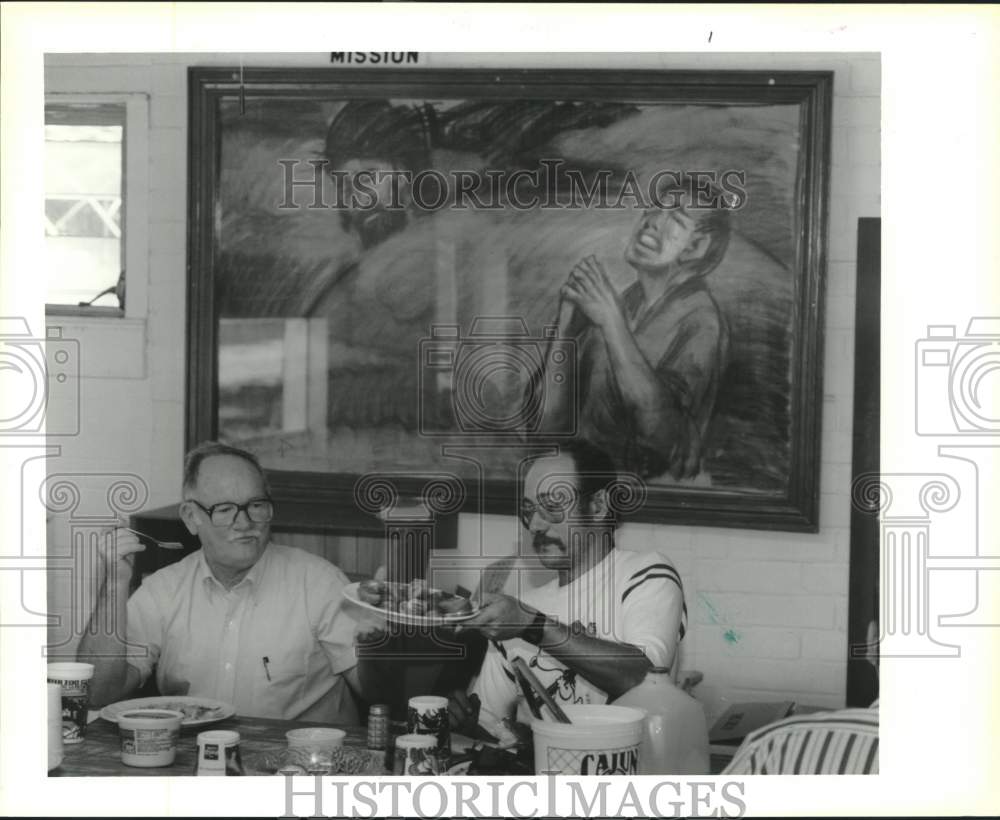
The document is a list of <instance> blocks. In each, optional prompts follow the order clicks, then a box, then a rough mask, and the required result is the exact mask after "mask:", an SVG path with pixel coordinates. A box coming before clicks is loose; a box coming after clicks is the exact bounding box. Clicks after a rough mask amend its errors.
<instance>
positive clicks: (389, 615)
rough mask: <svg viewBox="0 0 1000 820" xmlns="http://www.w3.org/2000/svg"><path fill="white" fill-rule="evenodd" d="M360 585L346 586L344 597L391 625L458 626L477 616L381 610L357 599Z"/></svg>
mask: <svg viewBox="0 0 1000 820" xmlns="http://www.w3.org/2000/svg"><path fill="white" fill-rule="evenodd" d="M360 583H361V582H360V581H355V582H354V583H353V584H348V585H347V586H346V587H344V597H345V598H346V599H347V600H348V601H350V602H351V603H352V604H357V605H358V606H360V607H361V608H362V609H367V610H369V611H371V612H377V613H378V614H379V615H384V616H385V618H386V620H389V621H392V622H393V623H397V624H413V625H416V626H446V625H447V624H458V623H461V622H462V621H467V620H469V619H470V618H474V617H475V616H476V615H478V614H479V610H478V609H474V610H472V612H464V613H462V614H460V615H407V614H406V613H403V612H396V611H394V610H391V609H382V608H381V607H378V606H374V605H373V604H369V603H368V602H367V601H362V600H361V598H359V597H358V586H359V584H360Z"/></svg>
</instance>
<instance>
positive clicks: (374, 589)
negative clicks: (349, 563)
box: [358, 581, 383, 606]
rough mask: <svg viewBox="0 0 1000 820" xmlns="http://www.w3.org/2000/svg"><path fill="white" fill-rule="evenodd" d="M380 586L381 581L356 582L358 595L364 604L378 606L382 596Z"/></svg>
mask: <svg viewBox="0 0 1000 820" xmlns="http://www.w3.org/2000/svg"><path fill="white" fill-rule="evenodd" d="M382 586H383V584H382V582H381V581H362V582H361V583H360V584H358V597H359V598H360V599H361V600H362V601H364V602H365V603H366V604H374V605H375V606H378V604H379V603H380V602H381V600H382V596H383V591H382V589H381V587H382Z"/></svg>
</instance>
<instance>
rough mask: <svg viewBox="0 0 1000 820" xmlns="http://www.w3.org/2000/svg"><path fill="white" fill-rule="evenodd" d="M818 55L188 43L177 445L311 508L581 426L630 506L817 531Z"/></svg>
mask: <svg viewBox="0 0 1000 820" xmlns="http://www.w3.org/2000/svg"><path fill="white" fill-rule="evenodd" d="M832 82H833V79H832V73H829V72H808V73H803V72H773V73H760V72H738V71H735V72H734V71H708V72H704V71H699V72H677V71H631V70H628V71H625V70H622V71H603V70H602V71H588V70H559V71H537V70H530V71H527V70H525V71H511V70H500V71H486V70H455V69H449V70H429V69H411V70H404V69H399V70H394V69H377V70H366V69H330V70H315V69H261V68H255V69H246V70H245V71H244V72H243V73H241V72H240V71H239V70H231V69H223V68H193V69H191V70H190V76H189V83H190V106H191V112H190V114H191V117H190V156H189V161H190V186H189V195H190V214H189V220H190V224H189V290H188V295H189V299H188V313H189V325H188V327H189V335H188V339H189V345H188V382H187V384H188V393H187V406H188V412H187V440H188V443H189V444H194V443H196V442H198V441H202V440H205V439H208V438H219V439H222V440H224V441H227V442H230V443H235V444H239V445H241V446H244V447H246V448H248V449H250V450H252V451H254V452H255V453H257V454H258V455H259V457H260V458H261V461H262V463H263V464H264V466H265V467H266V468H267V469H268V471H269V475H270V479H271V483H272V488H273V491H274V493H275V495H276V497H278V498H279V499H281V498H284V499H289V500H294V501H296V502H315V503H317V504H322V505H325V507H326V508H327V509H328V510H330V511H331V512H330V514H331V515H335V514H336V512H337V511H338V510H342V511H343V512H344V513H345V514H346V513H347V511H348V510H349V509H350V510H354V509H356V508H357V507H358V506H359V505H360V506H361V507H366V506H373V505H374V506H379V505H382V506H386V505H387V504H388V505H390V506H391V503H390V502H391V500H392V499H397V500H398V499H401V498H402V499H405V498H420V499H421V500H423V501H425V502H428V503H429V504H430V506H431V507H432V508H435V509H436V507H435V504H437V505H438V507H442V508H443V507H448V508H449V509H451V510H453V511H454V510H464V511H475V510H480V511H484V512H490V513H513V512H514V511H515V510H516V505H517V500H518V482H519V478H520V477H521V474H522V472H523V469H524V465H525V462H526V459H528V458H529V457H530V456H531V455H532V454H533V453H537V452H541V451H546V450H547V449H548V448H552V447H558V446H560V444H562V443H565V442H569V441H573V440H576V439H585V440H587V441H589V442H591V443H592V444H595V445H597V446H598V447H600V448H601V449H603V450H605V451H606V452H607V453H608V455H610V456H611V457H612V459H613V460H614V462H615V465H616V469H618V470H619V471H620V473H621V475H623V476H625V477H627V482H626V483H628V482H631V483H630V484H629V486H631V487H632V489H633V490H638V491H639V492H638V493H634V496H635V497H638V498H640V501H641V503H639V502H637V503H634V504H633V505H632V508H631V509H630V510H629V511H630V512H631V513H632V516H631V517H632V518H633V519H634V520H645V521H657V522H661V523H676V524H703V525H710V526H730V527H752V528H764V529H785V530H801V531H815V530H816V529H817V527H818V498H819V438H820V436H819V424H820V411H821V400H822V386H821V377H822V373H821V365H822V361H823V359H822V328H823V289H824V276H825V274H824V269H825V253H824V248H825V234H826V221H827V188H828V174H829V142H830V115H831V103H832ZM373 488H376V490H377V491H376V490H373ZM380 493H382V494H383V495H380ZM385 493H388V496H385V495H384V494H385ZM389 497H391V498H389ZM387 498H389V500H388V501H387ZM435 499H436V500H435ZM630 503H631V502H630Z"/></svg>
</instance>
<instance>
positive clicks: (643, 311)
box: [622, 267, 706, 328]
mask: <svg viewBox="0 0 1000 820" xmlns="http://www.w3.org/2000/svg"><path fill="white" fill-rule="evenodd" d="M705 287H706V285H705V275H704V274H701V273H698V272H696V271H695V270H694V269H693V268H691V267H688V268H682V269H681V270H679V271H677V272H676V273H675V274H674V277H673V279H671V281H670V284H668V285H667V287H666V290H664V291H663V293H661V294H660V295H659V296H658V297H657V298H656V299H655V300H654V301H653V302H651V303H649V304H647V305H644V304H643V298H644V294H645V291H644V290H643V288H642V283H641V282H640V281H639V280H638V279H636V281H635V282H633V283H632V284H631V285H629V286H628V287H627V288H626V289H625V291H624V293H623V294H622V302H623V305H624V307H625V312H626V314H627V315H628V316H629V317H630V318H631V319H632V321H633V322H634V323H635V324H636V328H638V326H639V325H640V324H642V323H643V322H644V321H645V320H646V319H647V318H648V317H649V316H652V315H654V314H656V313H657V312H658V311H659V309H660V306H661V305H662V304H663V303H664V302H667V301H674V300H678V299H682V298H683V297H685V296H687V295H688V294H690V293H695V292H696V291H699V290H704V289H705Z"/></svg>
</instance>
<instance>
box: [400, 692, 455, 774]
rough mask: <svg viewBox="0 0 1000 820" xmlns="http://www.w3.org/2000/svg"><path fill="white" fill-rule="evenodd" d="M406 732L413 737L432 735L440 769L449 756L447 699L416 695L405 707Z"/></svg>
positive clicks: (449, 736) (445, 763)
mask: <svg viewBox="0 0 1000 820" xmlns="http://www.w3.org/2000/svg"><path fill="white" fill-rule="evenodd" d="M406 730H407V731H408V732H409V733H410V734H414V735H433V736H434V739H435V744H436V752H437V755H438V758H439V761H440V764H441V767H442V769H443V768H445V767H446V766H447V763H448V758H449V757H450V756H451V722H450V720H449V717H448V698H443V697H440V696H438V695H418V696H417V697H414V698H410V700H409V701H408V703H407V705H406Z"/></svg>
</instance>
